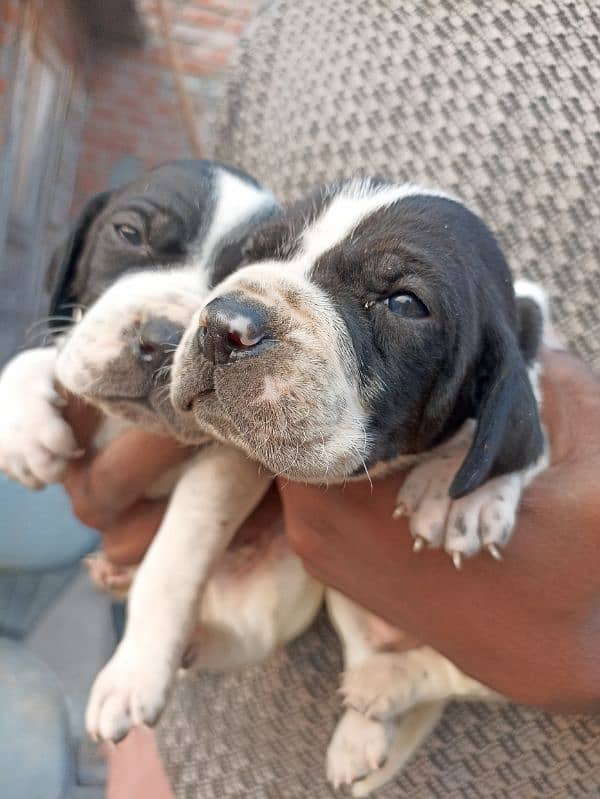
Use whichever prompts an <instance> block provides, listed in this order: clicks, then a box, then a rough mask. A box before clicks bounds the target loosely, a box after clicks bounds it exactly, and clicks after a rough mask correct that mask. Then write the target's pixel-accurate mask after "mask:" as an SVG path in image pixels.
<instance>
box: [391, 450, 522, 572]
mask: <svg viewBox="0 0 600 799" xmlns="http://www.w3.org/2000/svg"><path fill="white" fill-rule="evenodd" d="M463 457H464V453H462V452H461V453H459V454H445V455H443V456H433V457H431V458H429V459H427V460H425V461H423V462H422V463H419V464H418V465H417V466H415V467H414V468H413V469H411V471H410V472H409V474H408V476H407V477H406V480H405V481H404V484H403V485H402V488H401V489H400V492H399V494H398V498H397V501H396V502H397V507H396V510H395V511H394V516H395V517H398V516H401V515H404V514H406V515H409V516H410V531H411V534H412V536H413V538H414V545H413V549H414V550H415V551H416V552H418V551H420V550H421V549H423V547H424V546H428V547H431V548H433V549H437V548H440V547H443V548H444V549H445V550H446V552H447V553H448V554H449V555H450V556H451V557H452V560H453V561H454V565H455V566H456V567H457V568H460V566H461V563H462V559H463V558H465V557H466V558H470V557H472V556H473V555H476V554H477V553H478V552H480V551H481V550H482V549H486V550H487V551H488V552H489V553H490V554H491V555H492V556H493V557H494V558H496V559H497V560H500V559H501V557H502V555H501V550H502V548H504V547H505V546H506V544H507V543H508V541H509V539H510V536H511V534H512V530H513V527H514V523H515V516H516V512H517V507H518V504H519V499H520V496H521V487H522V481H521V478H520V476H519V475H518V474H508V475H503V476H502V477H496V478H493V479H491V480H488V481H487V483H484V484H483V485H482V486H481V487H480V488H478V489H476V490H475V491H473V492H472V493H470V494H467V496H465V497H462V498H461V499H457V500H452V499H450V496H449V494H448V491H449V488H450V485H451V483H452V480H453V478H454V475H455V474H456V472H457V471H458V469H459V467H460V465H461V463H462V459H463Z"/></svg>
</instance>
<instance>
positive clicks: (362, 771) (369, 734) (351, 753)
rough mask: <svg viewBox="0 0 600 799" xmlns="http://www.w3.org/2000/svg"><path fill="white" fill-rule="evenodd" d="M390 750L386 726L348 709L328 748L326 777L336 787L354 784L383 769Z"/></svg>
mask: <svg viewBox="0 0 600 799" xmlns="http://www.w3.org/2000/svg"><path fill="white" fill-rule="evenodd" d="M388 751H389V740H388V734H387V730H386V728H385V726H384V725H383V724H381V722H378V721H374V720H372V719H367V718H365V717H364V716H362V715H361V714H360V713H357V712H356V711H354V710H347V711H346V713H345V714H344V715H343V716H342V719H341V720H340V722H339V723H338V725H337V727H336V730H335V732H334V734H333V738H332V739H331V743H330V744H329V748H328V750H327V779H328V780H329V782H330V783H331V784H332V785H333V787H334V788H341V787H343V786H349V785H352V784H353V783H354V782H356V780H360V779H362V778H364V777H366V776H367V775H368V774H371V773H372V772H374V771H377V770H378V769H380V768H381V766H382V765H383V764H384V763H385V761H386V759H387V756H388Z"/></svg>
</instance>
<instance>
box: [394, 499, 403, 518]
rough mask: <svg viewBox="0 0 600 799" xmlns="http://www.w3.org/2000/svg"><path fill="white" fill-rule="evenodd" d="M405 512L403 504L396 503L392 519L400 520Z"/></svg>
mask: <svg viewBox="0 0 600 799" xmlns="http://www.w3.org/2000/svg"><path fill="white" fill-rule="evenodd" d="M406 510H407V509H406V505H404V503H402V502H400V503H398V505H396V507H395V508H394V512H393V513H392V519H401V518H402V516H406Z"/></svg>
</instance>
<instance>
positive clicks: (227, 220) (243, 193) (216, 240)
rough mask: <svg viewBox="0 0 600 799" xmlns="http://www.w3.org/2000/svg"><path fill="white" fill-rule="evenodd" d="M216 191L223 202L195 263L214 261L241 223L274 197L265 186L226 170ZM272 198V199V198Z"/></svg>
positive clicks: (217, 209)
mask: <svg viewBox="0 0 600 799" xmlns="http://www.w3.org/2000/svg"><path fill="white" fill-rule="evenodd" d="M216 192H217V195H218V197H219V202H218V205H217V207H216V212H215V215H214V217H213V218H212V219H211V225H210V230H209V231H208V233H207V234H206V236H204V237H203V239H202V241H201V242H200V246H199V248H198V251H197V252H196V253H194V259H193V262H194V265H196V264H197V263H198V262H199V263H202V264H210V263H211V261H212V258H213V257H214V254H215V248H216V247H217V245H219V244H220V243H221V242H222V241H223V240H224V239H226V238H227V235H228V233H229V232H230V231H232V230H233V229H234V228H235V227H236V226H237V225H239V224H241V223H242V222H245V221H246V220H247V219H248V218H249V217H251V216H252V215H253V214H254V213H258V212H259V211H260V210H261V209H262V208H264V205H265V198H266V197H271V195H269V193H268V192H266V191H265V189H263V188H259V187H257V186H253V185H252V184H251V183H247V182H246V181H243V180H240V179H239V178H238V177H236V176H235V175H232V174H231V173H230V172H227V171H226V170H221V171H219V173H218V174H217V186H216ZM271 199H272V198H271Z"/></svg>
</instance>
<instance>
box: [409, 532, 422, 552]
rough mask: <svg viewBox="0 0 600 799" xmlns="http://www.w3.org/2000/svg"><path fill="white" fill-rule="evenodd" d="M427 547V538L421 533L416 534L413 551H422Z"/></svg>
mask: <svg viewBox="0 0 600 799" xmlns="http://www.w3.org/2000/svg"><path fill="white" fill-rule="evenodd" d="M424 547H425V539H424V538H422V537H421V536H420V535H417V536H415V540H414V541H413V545H412V551H413V552H416V553H419V552H422V551H423V549H424Z"/></svg>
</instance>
